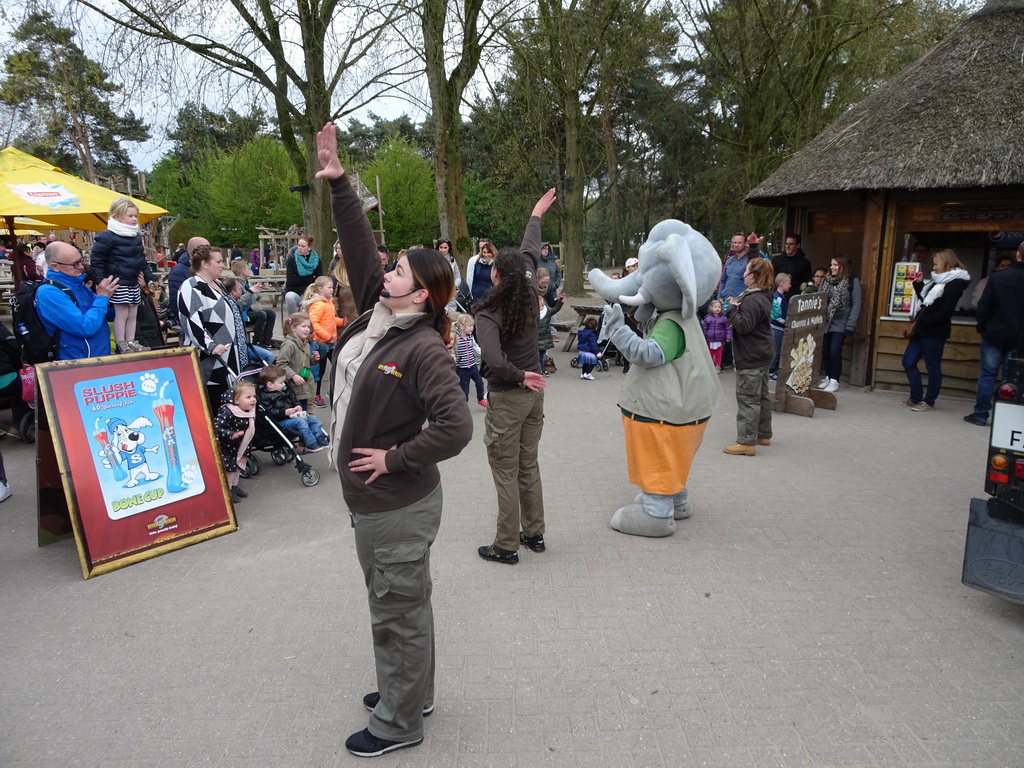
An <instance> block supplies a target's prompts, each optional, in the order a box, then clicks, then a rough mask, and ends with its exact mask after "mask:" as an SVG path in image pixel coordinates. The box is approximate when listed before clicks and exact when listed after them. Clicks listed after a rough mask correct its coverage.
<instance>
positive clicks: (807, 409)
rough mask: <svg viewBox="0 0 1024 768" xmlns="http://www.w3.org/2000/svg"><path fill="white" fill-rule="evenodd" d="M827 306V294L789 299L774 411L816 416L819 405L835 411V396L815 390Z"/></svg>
mask: <svg viewBox="0 0 1024 768" xmlns="http://www.w3.org/2000/svg"><path fill="white" fill-rule="evenodd" d="M827 302H828V294H827V293H826V292H824V291H820V292H818V293H804V294H799V295H797V296H793V297H792V298H790V300H789V312H788V314H787V315H786V330H785V332H784V333H783V335H782V354H781V355H780V356H779V379H778V381H777V382H775V402H774V404H773V405H772V409H773V410H776V411H779V412H782V413H795V414H797V415H799V416H814V407H815V406H816V405H817V406H820V407H822V408H828V409H830V410H833V411H834V410H835V409H836V396H835V394H834V393H832V392H823V391H822V390H820V389H816V388H815V387H816V386H817V384H818V376H819V370H820V368H821V352H822V347H821V343H822V341H821V340H822V336H823V335H824V330H825V314H826V313H825V310H826V309H827V307H828V303H827Z"/></svg>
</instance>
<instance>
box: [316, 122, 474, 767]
mask: <svg viewBox="0 0 1024 768" xmlns="http://www.w3.org/2000/svg"><path fill="white" fill-rule="evenodd" d="M316 141H317V156H318V158H319V160H320V165H321V168H322V170H321V171H319V172H318V173H317V178H324V179H327V180H328V182H329V183H330V186H331V204H332V207H333V209H334V221H335V226H336V228H337V230H338V239H339V240H340V242H341V249H342V253H343V254H344V259H345V266H346V268H347V270H348V276H349V284H350V286H351V288H352V295H353V297H354V299H355V303H356V307H357V309H358V310H359V312H360V315H359V317H357V318H356V319H355V320H354V321H353V322H352V323H350V324H349V325H348V326H346V328H345V329H344V331H343V333H342V334H341V335H340V337H339V338H338V343H337V346H336V351H335V358H334V367H333V371H332V384H333V386H332V393H331V405H332V408H331V413H332V419H331V459H332V461H333V462H335V463H337V465H338V472H339V474H340V475H341V487H342V492H343V494H344V496H345V502H346V504H347V505H348V508H349V511H350V513H351V515H352V525H353V527H354V528H355V545H356V554H357V556H358V558H359V564H360V566H361V567H362V569H363V576H364V579H365V582H366V588H367V597H368V601H369V605H370V625H371V629H372V631H373V648H374V659H375V661H376V667H377V686H378V690H377V691H374V692H372V693H368V694H366V695H365V696H364V697H363V705H364V706H365V707H366V708H367V709H368V710H370V712H371V713H372V714H371V715H370V722H369V727H367V728H365V729H364V730H362V731H359V732H358V733H354V734H352V735H351V736H350V737H349V738H348V740H347V741H346V742H345V748H346V749H348V750H349V751H350V752H352V753H353V754H355V755H358V756H360V757H374V756H376V755H382V754H384V753H386V752H391V751H394V750H396V749H403V748H405V747H413V746H416V745H417V744H419V743H420V742H421V741H423V717H424V715H429V714H430V713H431V712H432V711H433V709H434V616H433V610H432V608H431V604H430V594H431V589H432V584H431V579H430V545H431V544H432V543H433V542H434V537H435V536H436V535H437V530H438V527H439V526H440V522H441V507H442V497H441V476H440V473H439V472H438V470H437V462H439V461H443V460H444V459H447V458H450V457H452V456H455V455H457V454H458V453H459V452H460V451H461V450H462V449H463V448H464V447H465V446H466V444H467V443H468V442H469V440H470V438H471V437H472V434H473V423H472V419H471V418H470V415H469V409H468V407H467V405H466V399H465V398H464V397H463V395H462V389H461V388H460V387H459V378H458V376H457V375H456V373H455V366H454V365H452V358H451V355H450V354H449V353H448V349H447V347H446V343H447V342H448V340H449V337H450V332H451V323H450V322H449V320H448V316H447V314H446V313H445V305H446V304H447V303H448V302H449V301H450V300H451V298H452V295H453V293H454V286H453V284H452V271H451V267H450V266H449V264H448V261H447V260H446V259H444V257H442V256H441V254H439V253H437V252H436V251H432V250H428V249H425V248H413V249H411V250H410V251H409V252H408V254H407V255H406V256H403V257H402V258H401V259H399V261H398V264H397V266H396V268H395V269H394V270H392V271H390V272H388V273H386V274H385V273H384V271H383V269H382V267H381V263H380V258H379V257H378V255H377V246H376V243H375V242H374V239H373V232H372V231H371V229H370V223H369V221H367V219H366V215H365V214H364V213H363V208H362V205H361V204H360V201H359V198H358V196H357V195H356V193H355V190H354V189H353V188H352V185H351V183H349V180H348V178H347V177H346V176H345V171H344V169H342V167H341V163H340V162H339V160H338V147H337V139H336V135H335V129H334V125H333V124H331V123H328V124H327V125H325V126H324V128H323V130H322V131H320V132H319V133H318V134H317V139H316Z"/></svg>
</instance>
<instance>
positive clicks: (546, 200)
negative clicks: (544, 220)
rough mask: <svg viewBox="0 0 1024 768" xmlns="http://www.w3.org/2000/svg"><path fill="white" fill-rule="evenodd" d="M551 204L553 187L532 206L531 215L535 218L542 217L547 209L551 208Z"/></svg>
mask: <svg viewBox="0 0 1024 768" xmlns="http://www.w3.org/2000/svg"><path fill="white" fill-rule="evenodd" d="M553 202H555V188H554V187H552V188H551V189H549V190H548V191H547V192H545V193H544V195H543V196H542V197H541V199H540V200H538V201H537V204H536V205H535V206H533V213H532V214H531V215H533V216H537V217H540V216H543V215H544V214H545V213H547V211H548V208H550V207H551V204H552V203H553Z"/></svg>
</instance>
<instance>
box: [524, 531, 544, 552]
mask: <svg viewBox="0 0 1024 768" xmlns="http://www.w3.org/2000/svg"><path fill="white" fill-rule="evenodd" d="M519 543H520V544H522V545H523V546H524V547H526V548H527V549H530V550H533V551H534V552H543V551H544V534H543V533H538V534H537V535H536V536H527V535H526V534H525V533H523V532H522V531H520V532H519Z"/></svg>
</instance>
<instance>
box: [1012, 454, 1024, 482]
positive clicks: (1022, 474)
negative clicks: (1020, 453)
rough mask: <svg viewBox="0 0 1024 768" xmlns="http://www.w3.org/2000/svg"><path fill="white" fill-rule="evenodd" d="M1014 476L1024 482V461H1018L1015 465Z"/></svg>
mask: <svg viewBox="0 0 1024 768" xmlns="http://www.w3.org/2000/svg"><path fill="white" fill-rule="evenodd" d="M1013 476H1014V477H1015V478H1017V479H1018V480H1024V459H1017V461H1015V462H1014V464H1013Z"/></svg>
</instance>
